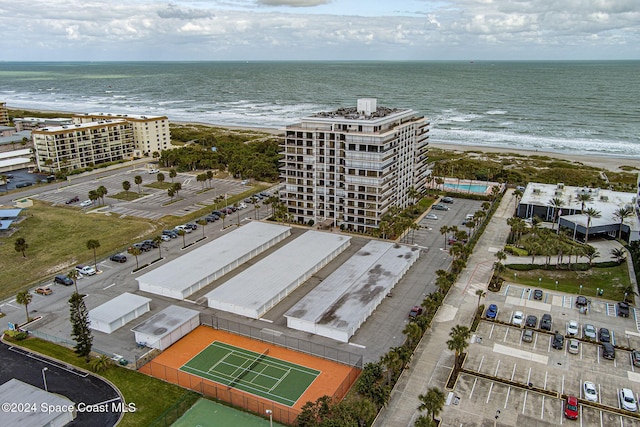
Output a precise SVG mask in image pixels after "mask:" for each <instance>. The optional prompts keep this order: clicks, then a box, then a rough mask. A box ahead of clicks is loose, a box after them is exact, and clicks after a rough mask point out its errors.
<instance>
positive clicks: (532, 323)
mask: <svg viewBox="0 0 640 427" xmlns="http://www.w3.org/2000/svg"><path fill="white" fill-rule="evenodd" d="M537 325H538V318H537V317H536V316H534V315H533V314H530V315H528V316H527V318H526V320H525V321H524V326H525V327H526V328H535V327H536V326H537Z"/></svg>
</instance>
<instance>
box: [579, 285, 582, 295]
mask: <svg viewBox="0 0 640 427" xmlns="http://www.w3.org/2000/svg"><path fill="white" fill-rule="evenodd" d="M578 295H582V285H580V292H578Z"/></svg>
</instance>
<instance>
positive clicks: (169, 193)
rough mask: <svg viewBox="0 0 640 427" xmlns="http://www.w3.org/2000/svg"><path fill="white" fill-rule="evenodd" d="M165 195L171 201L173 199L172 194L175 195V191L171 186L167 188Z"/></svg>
mask: <svg viewBox="0 0 640 427" xmlns="http://www.w3.org/2000/svg"><path fill="white" fill-rule="evenodd" d="M167 195H168V196H169V197H171V201H173V196H175V195H176V191H175V190H174V189H173V187H169V188H168V189H167Z"/></svg>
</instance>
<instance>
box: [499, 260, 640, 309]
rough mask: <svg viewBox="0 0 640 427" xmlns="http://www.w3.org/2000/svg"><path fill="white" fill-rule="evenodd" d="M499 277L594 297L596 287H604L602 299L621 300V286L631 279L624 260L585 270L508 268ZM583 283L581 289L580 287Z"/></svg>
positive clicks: (513, 281)
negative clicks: (612, 264)
mask: <svg viewBox="0 0 640 427" xmlns="http://www.w3.org/2000/svg"><path fill="white" fill-rule="evenodd" d="M502 278H503V279H504V280H506V281H508V282H512V283H517V284H520V285H523V286H527V287H531V288H543V289H549V290H556V281H557V282H558V285H557V290H558V291H561V292H567V293H571V294H579V293H581V294H582V295H587V296H596V294H597V292H598V288H599V289H604V294H603V295H602V298H606V299H610V300H614V301H622V300H623V299H624V289H625V288H627V287H628V286H629V285H630V284H631V282H630V280H629V271H628V269H627V264H626V262H623V263H622V264H620V265H618V266H615V267H603V268H601V267H592V268H590V269H589V270H587V271H568V270H543V269H536V270H529V271H519V270H513V269H510V268H509V266H507V269H506V270H505V271H504V273H502ZM580 285H582V290H580Z"/></svg>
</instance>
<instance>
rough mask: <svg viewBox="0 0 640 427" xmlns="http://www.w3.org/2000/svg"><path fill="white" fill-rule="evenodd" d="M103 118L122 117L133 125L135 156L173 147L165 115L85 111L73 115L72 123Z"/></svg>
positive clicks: (148, 154)
mask: <svg viewBox="0 0 640 427" xmlns="http://www.w3.org/2000/svg"><path fill="white" fill-rule="evenodd" d="M105 119H123V120H126V121H127V122H129V123H131V125H132V127H133V140H134V143H135V148H134V152H133V155H134V156H135V157H144V156H151V155H153V153H154V152H156V151H157V152H158V153H160V152H161V151H162V150H170V149H172V148H174V146H173V145H171V131H170V130H169V119H168V118H167V116H143V115H136V114H109V113H86V114H78V115H75V116H73V122H74V123H88V122H93V121H99V120H105Z"/></svg>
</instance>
